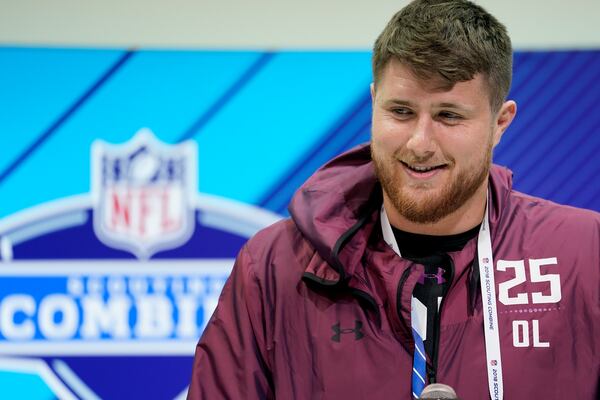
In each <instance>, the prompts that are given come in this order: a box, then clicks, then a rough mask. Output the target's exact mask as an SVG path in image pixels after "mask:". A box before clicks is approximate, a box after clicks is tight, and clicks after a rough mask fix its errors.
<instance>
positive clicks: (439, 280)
mask: <svg viewBox="0 0 600 400" xmlns="http://www.w3.org/2000/svg"><path fill="white" fill-rule="evenodd" d="M392 231H393V232H394V236H395V238H396V242H397V243H398V248H399V249H400V254H401V255H402V257H403V258H406V259H408V260H411V261H413V262H415V263H418V264H422V265H423V266H424V267H425V272H424V274H423V276H422V277H421V278H420V279H419V282H418V283H417V285H416V286H415V289H414V291H413V296H414V297H415V298H416V299H418V300H419V301H420V302H421V303H423V305H424V306H425V307H426V308H427V339H426V340H425V341H424V342H423V345H424V346H425V352H426V353H427V355H428V356H429V358H430V359H432V358H435V355H434V353H435V352H436V350H435V348H436V347H437V341H438V340H437V338H438V333H439V332H438V331H437V330H438V329H439V324H438V311H439V304H440V302H441V299H442V297H443V296H444V294H445V293H446V290H447V289H448V286H449V285H450V279H451V276H452V274H453V269H454V265H452V259H451V258H450V257H449V256H448V253H450V252H453V251H459V250H462V248H463V247H465V245H466V244H467V242H468V241H469V240H471V239H472V238H474V237H475V236H477V233H478V232H479V226H476V227H474V228H472V229H470V230H468V231H466V232H463V233H459V234H456V235H448V236H431V235H421V234H416V233H410V232H405V231H401V230H399V229H396V228H394V227H392Z"/></svg>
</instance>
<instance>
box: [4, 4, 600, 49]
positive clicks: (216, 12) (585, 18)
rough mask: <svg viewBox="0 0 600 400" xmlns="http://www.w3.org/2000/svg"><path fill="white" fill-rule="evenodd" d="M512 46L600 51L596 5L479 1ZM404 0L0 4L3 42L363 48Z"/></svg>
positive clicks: (599, 14)
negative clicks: (500, 24)
mask: <svg viewBox="0 0 600 400" xmlns="http://www.w3.org/2000/svg"><path fill="white" fill-rule="evenodd" d="M478 2H479V3H480V4H482V5H483V6H484V7H486V8H487V9H488V10H489V11H491V12H492V13H493V14H494V15H496V16H497V17H498V18H499V19H500V20H501V21H502V22H504V23H505V24H506V25H507V27H508V29H509V32H510V34H511V37H512V39H513V43H514V46H515V48H518V49H532V48H550V47H551V48H590V47H591V48H600V0H568V1H565V0H479V1H478ZM406 3H407V1H406V0H396V1H392V0H296V1H292V0H253V1H245V0H220V1H214V0H211V1H207V0H162V1H161V0H0V44H8V45H57V46H65V45H66V46H118V47H123V46H125V47H129V46H141V47H185V48H319V49H320V48H346V49H347V48H350V49H369V48H370V47H371V45H372V43H373V41H374V40H375V37H376V36H377V34H378V33H379V32H380V31H381V29H382V28H383V26H384V25H385V23H386V22H387V20H388V19H389V18H390V17H391V15H392V14H393V13H394V12H395V11H397V10H398V9H399V8H401V7H402V6H403V5H404V4H406Z"/></svg>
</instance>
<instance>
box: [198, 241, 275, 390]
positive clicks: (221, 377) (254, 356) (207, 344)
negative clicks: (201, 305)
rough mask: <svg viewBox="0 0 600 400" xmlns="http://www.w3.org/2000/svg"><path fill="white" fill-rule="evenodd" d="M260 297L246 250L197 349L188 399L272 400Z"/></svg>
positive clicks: (245, 249)
mask: <svg viewBox="0 0 600 400" xmlns="http://www.w3.org/2000/svg"><path fill="white" fill-rule="evenodd" d="M261 299H262V294H261V288H260V285H259V282H258V279H257V278H256V274H255V271H254V268H253V264H252V261H251V259H250V255H249V254H248V249H247V247H246V246H244V248H242V250H241V251H240V253H239V255H238V257H237V259H236V262H235V264H234V267H233V270H232V272H231V275H230V276H229V278H228V280H227V282H226V283H225V286H224V287H223V291H222V292H221V296H220V297H219V303H218V305H217V308H216V309H215V312H214V314H213V316H212V317H211V319H210V322H209V323H208V325H207V327H206V329H205V330H204V333H203V335H202V337H201V339H200V342H199V343H198V345H197V346H196V354H195V357H194V366H193V371H192V380H191V383H190V389H189V392H188V399H193V400H195V399H211V400H215V399H232V400H236V399H248V400H252V399H272V398H274V395H273V390H272V384H271V374H270V371H269V368H268V367H267V363H266V362H265V359H266V345H265V337H264V336H265V335H264V334H262V333H261V332H264V330H263V326H264V323H263V317H262V314H263V313H262V304H261V303H262V301H261Z"/></svg>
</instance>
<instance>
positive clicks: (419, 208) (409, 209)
mask: <svg viewBox="0 0 600 400" xmlns="http://www.w3.org/2000/svg"><path fill="white" fill-rule="evenodd" d="M401 153H402V151H401V150H398V151H396V152H395V153H394V154H393V155H392V157H391V159H389V160H388V159H385V158H383V157H381V156H379V154H378V152H377V151H376V150H375V148H374V146H373V144H371V158H372V159H373V163H374V165H375V173H376V175H377V177H378V178H379V182H380V183H381V186H382V188H383V191H384V192H385V194H387V196H388V198H389V199H390V200H391V202H392V205H393V206H394V208H395V209H396V210H397V211H398V212H399V213H400V215H402V216H403V217H404V218H406V219H407V220H409V221H411V222H414V223H419V224H432V223H435V222H438V221H440V220H441V219H442V218H444V217H446V216H448V215H450V214H452V213H453V212H455V211H456V210H458V209H459V208H460V207H461V206H462V205H463V204H465V203H466V202H467V201H468V200H469V199H470V198H471V197H473V195H474V194H475V192H477V189H479V188H480V187H481V185H482V184H483V182H485V180H486V178H487V176H488V174H489V171H490V166H491V161H492V141H491V140H490V142H489V143H488V146H487V148H486V149H485V154H484V155H483V159H482V160H480V161H478V162H476V163H475V164H474V165H470V166H467V167H465V168H463V169H462V170H458V171H457V173H456V175H455V176H453V177H451V181H450V182H448V183H446V184H445V186H443V187H441V188H438V189H428V188H427V183H424V184H422V186H420V187H419V186H417V185H415V186H413V187H412V188H409V187H407V184H406V182H403V177H402V176H401V175H402V174H403V172H402V171H400V168H401V167H400V166H399V165H398V164H399V163H400V161H399V160H403V161H406V162H407V163H409V164H410V163H418V162H424V161H426V160H423V159H422V158H418V157H416V156H414V155H405V156H404V157H402V154H401ZM448 161H449V162H448V166H454V165H455V162H454V160H453V159H451V158H449V159H448ZM415 190H419V191H420V192H421V194H420V195H415V194H414V191H415ZM411 192H413V193H411Z"/></svg>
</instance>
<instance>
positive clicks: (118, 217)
mask: <svg viewBox="0 0 600 400" xmlns="http://www.w3.org/2000/svg"><path fill="white" fill-rule="evenodd" d="M196 157H197V148H196V144H195V142H193V141H187V142H184V143H181V144H178V145H173V146H171V145H166V144H164V143H162V142H159V141H158V140H157V139H156V137H155V136H154V135H153V134H152V132H151V131H150V130H149V129H142V130H140V131H138V132H137V133H136V135H135V136H134V137H133V138H132V139H131V140H130V141H129V142H127V143H124V144H120V145H114V144H109V143H106V142H103V141H96V142H94V144H93V146H92V166H91V170H92V198H93V207H94V231H95V233H96V235H97V236H98V238H99V239H100V240H101V241H102V242H104V243H105V244H106V245H108V246H111V247H115V248H118V249H122V250H127V251H130V252H132V253H133V254H135V255H136V256H137V257H138V258H140V259H148V258H150V257H151V256H152V255H153V254H154V253H156V252H158V251H160V250H166V249H171V248H175V247H178V246H181V245H182V244H184V243H185V242H186V241H187V240H189V238H190V237H191V236H192V234H193V231H194V203H193V202H194V198H195V197H194V196H195V195H196V192H197V165H196Z"/></svg>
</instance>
